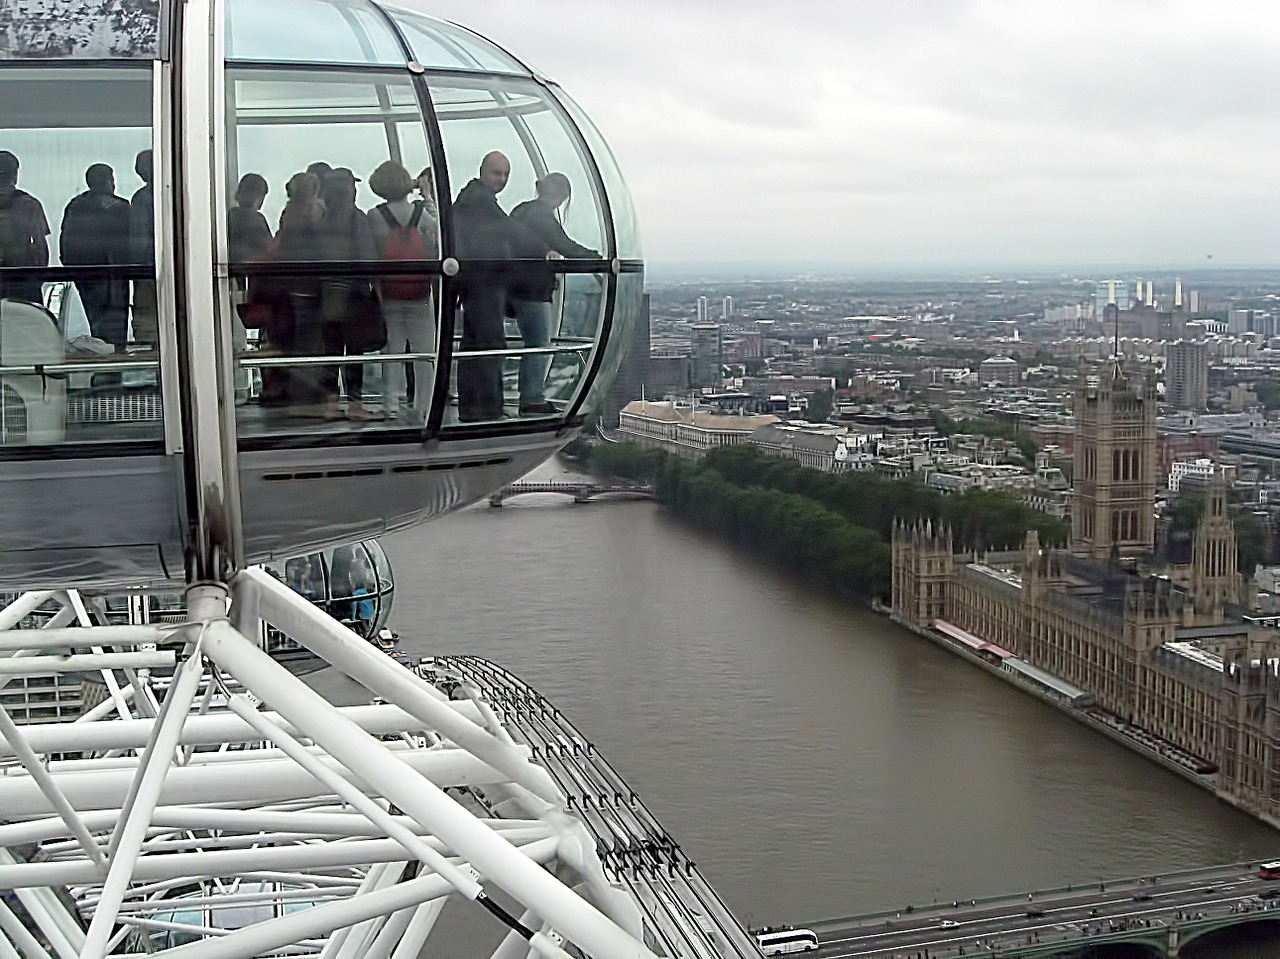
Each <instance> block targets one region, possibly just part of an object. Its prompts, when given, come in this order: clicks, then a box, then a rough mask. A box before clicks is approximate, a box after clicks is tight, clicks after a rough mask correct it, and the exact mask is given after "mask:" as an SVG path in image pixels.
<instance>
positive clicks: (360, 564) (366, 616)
mask: <svg viewBox="0 0 1280 959" xmlns="http://www.w3.org/2000/svg"><path fill="white" fill-rule="evenodd" d="M263 568H264V569H265V570H266V571H267V572H268V573H270V574H271V575H272V576H274V577H275V578H276V579H278V580H280V581H281V582H283V583H284V584H285V585H287V586H288V587H289V588H290V589H292V590H294V591H295V592H296V593H298V594H299V595H300V596H302V597H304V598H305V599H308V600H310V601H311V602H313V603H315V604H316V605H317V606H319V607H321V608H322V609H323V610H324V611H325V612H326V613H328V614H329V615H330V616H332V617H333V618H334V619H337V620H340V621H342V622H343V623H345V624H346V625H347V626H350V627H351V628H352V629H354V630H355V631H356V632H358V633H359V634H360V635H362V636H364V637H365V638H370V637H372V636H374V634H376V633H377V631H378V630H380V629H381V628H382V627H383V626H385V625H386V622H387V617H388V616H389V615H390V613H391V601H392V597H393V595H394V593H395V583H394V580H393V577H392V573H391V564H390V562H389V561H388V560H387V555H386V553H384V552H383V550H382V547H381V546H379V545H378V544H377V543H376V542H374V541H373V540H368V541H365V542H362V543H354V544H352V545H350V546H339V547H337V548H335V549H333V550H331V551H329V552H325V553H309V554H308V555H306V556H297V557H294V558H293V559H288V560H285V561H284V562H283V563H267V564H265V565H264V567H263ZM289 642H291V641H290V640H287V639H285V640H283V643H289ZM283 643H278V645H281V648H283Z"/></svg>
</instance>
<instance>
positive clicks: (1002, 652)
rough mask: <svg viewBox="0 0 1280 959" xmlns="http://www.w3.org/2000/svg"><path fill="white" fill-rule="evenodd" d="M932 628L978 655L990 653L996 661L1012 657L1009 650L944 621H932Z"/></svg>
mask: <svg viewBox="0 0 1280 959" xmlns="http://www.w3.org/2000/svg"><path fill="white" fill-rule="evenodd" d="M933 628H934V629H936V630H937V631H938V632H940V633H942V635H943V636H946V637H948V638H950V639H954V640H956V641H957V642H960V643H964V645H966V646H968V647H969V648H970V649H974V650H977V651H978V652H980V653H991V655H993V656H995V657H997V658H998V659H1008V658H1009V657H1010V656H1012V655H1013V653H1011V652H1009V650H1007V649H1004V648H1003V647H1000V646H997V645H996V644H995V643H989V642H987V641H986V640H985V639H981V638H979V637H977V636H975V635H973V633H970V632H967V631H966V630H963V629H961V628H960V627H959V626H953V625H952V624H951V623H948V622H947V621H946V620H945V619H935V620H934V621H933Z"/></svg>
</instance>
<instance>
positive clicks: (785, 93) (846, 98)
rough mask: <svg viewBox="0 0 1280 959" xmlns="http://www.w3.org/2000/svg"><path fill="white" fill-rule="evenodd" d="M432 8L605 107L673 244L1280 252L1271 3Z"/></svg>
mask: <svg viewBox="0 0 1280 959" xmlns="http://www.w3.org/2000/svg"><path fill="white" fill-rule="evenodd" d="M423 9H424V10H425V9H426V7H425V6H424V7H423ZM428 12H430V13H432V14H433V15H436V16H442V17H444V18H447V19H452V20H455V21H456V22H459V23H462V24H464V25H467V26H469V27H471V28H473V29H475V30H477V31H478V32H480V33H483V34H485V35H486V36H489V37H491V38H492V39H494V40H495V41H497V42H498V43H501V44H502V45H504V46H506V47H507V48H508V49H510V50H511V51H512V52H514V53H515V54H516V55H517V56H519V57H521V58H522V59H524V60H525V61H526V62H528V63H530V64H532V65H533V66H534V67H535V68H537V69H539V70H541V71H544V72H545V73H546V74H547V75H548V76H550V77H552V78H554V79H556V80H557V81H558V82H560V83H562V84H563V86H564V87H565V89H566V90H567V91H568V92H569V93H570V94H571V95H572V96H573V97H574V98H575V99H576V100H577V101H578V102H579V103H580V104H581V105H582V106H583V108H584V109H585V110H586V111H587V112H588V113H589V114H590V115H591V116H592V117H593V119H594V120H595V122H596V123H597V125H598V126H599V127H600V128H601V130H602V131H603V132H604V134H605V136H606V137H607V138H608V140H609V142H610V144H611V146H612V147H613V149H614V151H615V153H616V154H617V155H618V157H619V161H620V163H621V164H622V167H623V169H624V171H625V173H626V176H627V179H628V182H629V183H630V185H631V188H632V192H633V194H634V196H635V199H636V205H637V208H638V211H639V215H640V218H641V225H642V227H643V230H644V235H645V248H646V253H647V255H648V256H649V257H650V259H652V260H654V261H663V262H688V261H693V262H710V261H744V260H746V261H750V260H758V261H768V260H778V259H783V258H785V259H786V260H787V261H793V262H794V261H805V260H812V261H814V262H823V263H832V262H846V263H848V265H850V266H857V265H859V264H867V263H895V264H902V263H918V264H919V265H921V266H922V267H932V266H941V265H956V264H972V265H981V264H983V263H991V264H997V263H998V264H1000V265H1012V264H1016V263H1027V264H1037V265H1039V264H1048V263H1054V262H1064V263H1065V262H1091V263H1099V262H1107V261H1109V260H1114V261H1118V262H1119V261H1122V262H1125V263H1153V264H1155V263H1165V264H1169V265H1176V264H1180V263H1192V262H1201V261H1203V258H1204V256H1205V254H1206V253H1207V252H1213V253H1214V254H1215V260H1218V261H1233V262H1252V263H1257V262H1265V261H1270V260H1274V259H1275V258H1276V257H1277V256H1280V240H1278V239H1276V238H1275V237H1274V236H1273V233H1274V232H1275V231H1274V229H1273V228H1272V225H1271V221H1272V220H1273V217H1272V211H1275V210H1280V178H1276V177H1274V176H1272V175H1271V173H1270V168H1271V167H1272V166H1273V165H1274V164H1275V162H1276V158H1277V156H1278V155H1280V151H1278V148H1280V142H1278V141H1280V130H1277V124H1276V122H1275V108H1274V105H1273V102H1274V91H1275V90H1276V89H1277V88H1278V87H1280V29H1277V28H1278V27H1280V9H1277V8H1274V7H1273V6H1271V5H1268V4H1264V3H1246V2H1239V3H1230V2H1228V3H1215V4H1212V5H1210V4H1204V3H1200V2H1195V0H1163V2H1162V0H1157V2H1147V0H1141V2H1139V0H1108V2H1096V0H1077V2H1072V3H1057V4H1047V3H1025V2H1019V0H975V2H965V0H954V2H952V0H945V2H943V0H938V2H926V0H900V2H895V3H893V4H881V3H870V2H843V0H839V2H838V0H815V2H806V3H803V4H797V3H784V2H780V0H778V2H775V0H768V2H749V0H741V2H734V3H731V2H728V0H724V2H719V0H714V2H713V0H702V2H676V0H645V2H643V3H639V2H629V3H628V2H613V3H603V2H598V0H542V2H540V3H538V4H530V3H528V2H527V0H491V2H489V3H487V4H484V5H479V4H475V3H474V2H473V0H432V2H431V3H430V10H429V11H428Z"/></svg>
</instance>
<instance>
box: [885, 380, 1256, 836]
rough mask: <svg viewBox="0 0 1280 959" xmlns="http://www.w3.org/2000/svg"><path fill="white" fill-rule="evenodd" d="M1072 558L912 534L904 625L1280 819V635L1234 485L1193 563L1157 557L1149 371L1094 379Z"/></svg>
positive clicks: (898, 549)
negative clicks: (1113, 725) (1176, 759)
mask: <svg viewBox="0 0 1280 959" xmlns="http://www.w3.org/2000/svg"><path fill="white" fill-rule="evenodd" d="M1074 411H1075V450H1074V459H1073V473H1074V490H1073V493H1072V500H1071V504H1072V508H1071V540H1070V545H1069V548H1068V549H1046V548H1042V546H1041V544H1040V543H1039V542H1038V540H1037V537H1036V535H1035V533H1034V531H1032V532H1030V533H1029V534H1028V536H1027V540H1026V542H1025V544H1024V546H1023V548H1022V549H1020V550H1015V551H1011V552H1004V553H998V554H997V553H984V554H975V553H964V552H957V551H956V550H955V549H953V546H952V542H951V536H950V533H949V531H947V530H945V529H934V528H933V527H931V526H930V525H928V524H925V525H917V526H914V527H911V526H906V525H902V524H900V525H899V526H898V527H897V529H896V531H895V534H894V538H893V598H892V610H893V614H894V616H895V618H897V619H899V620H901V621H904V622H906V623H909V624H911V625H912V626H914V627H916V628H919V629H929V628H931V627H933V626H934V623H935V621H938V620H941V621H943V622H944V623H947V624H950V625H951V626H953V627H958V628H960V629H962V630H965V631H967V632H969V633H971V634H973V635H974V636H975V637H978V638H980V639H982V640H985V641H987V642H989V643H993V644H995V645H997V646H999V647H1001V648H1002V649H1003V650H1005V651H1008V652H1009V653H1012V654H1013V655H1014V656H1016V657H1019V658H1020V659H1022V660H1023V661H1025V662H1027V663H1030V664H1031V665H1032V666H1034V667H1037V668H1039V669H1042V670H1045V671H1047V672H1049V673H1052V674H1053V675H1055V676H1057V677H1059V678H1060V679H1062V680H1065V681H1066V682H1068V683H1070V684H1072V685H1075V686H1077V687H1080V688H1081V689H1083V690H1085V691H1086V692H1088V693H1091V694H1092V695H1093V697H1094V700H1095V703H1096V706H1095V707H1094V708H1095V709H1098V710H1101V711H1104V712H1105V713H1109V714H1110V715H1111V717H1113V718H1114V721H1118V722H1122V723H1125V724H1128V725H1130V726H1137V727H1141V728H1142V729H1143V730H1145V731H1146V732H1147V733H1148V734H1151V735H1153V736H1155V737H1159V738H1160V739H1162V740H1164V741H1165V742H1166V743H1168V744H1171V745H1172V746H1173V747H1176V749H1177V750H1180V751H1181V752H1182V753H1189V754H1192V755H1193V756H1195V757H1198V758H1199V759H1201V760H1203V764H1204V767H1205V768H1209V767H1216V768H1217V786H1218V790H1219V792H1220V793H1223V794H1225V795H1227V796H1229V797H1230V798H1231V800H1232V801H1233V802H1236V803H1237V804H1238V805H1241V806H1243V807H1245V808H1248V809H1250V810H1252V811H1253V812H1255V813H1258V814H1261V815H1263V816H1266V817H1268V818H1270V819H1272V821H1276V822H1280V675H1278V673H1277V667H1278V665H1280V632H1277V630H1276V629H1274V628H1271V627H1269V626H1267V625H1264V624H1263V622H1262V621H1261V618H1260V617H1258V616H1255V615H1254V614H1253V612H1252V608H1253V590H1252V586H1251V584H1250V582H1249V581H1248V580H1247V578H1246V577H1245V576H1243V575H1241V574H1240V573H1239V571H1238V570H1237V553H1236V538H1235V530H1234V527H1233V525H1232V522H1231V518H1230V515H1229V512H1228V508H1227V488H1226V483H1225V480H1223V479H1221V478H1218V479H1216V480H1214V481H1213V482H1212V483H1211V484H1210V485H1209V489H1208V493H1207V495H1206V497H1205V504H1204V508H1203V511H1202V513H1201V515H1200V518H1199V521H1198V524H1197V527H1196V529H1195V532H1194V534H1193V537H1192V541H1191V548H1190V555H1188V556H1181V557H1177V559H1179V560H1181V561H1180V562H1174V561H1172V560H1171V559H1164V560H1157V559H1156V557H1157V553H1156V524H1155V492H1156V392H1155V383H1154V380H1153V378H1152V377H1151V376H1150V374H1149V373H1145V372H1144V371H1141V370H1134V371H1130V370H1129V369H1128V368H1127V367H1126V364H1125V363H1124V362H1123V361H1122V360H1112V361H1110V362H1109V363H1108V364H1107V365H1106V366H1105V367H1104V368H1103V369H1102V371H1101V373H1100V375H1098V376H1096V377H1094V376H1088V375H1086V371H1085V369H1084V368H1083V367H1082V368H1081V369H1080V371H1079V372H1078V374H1077V384H1076V393H1075V405H1074Z"/></svg>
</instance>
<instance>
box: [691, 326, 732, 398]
mask: <svg viewBox="0 0 1280 959" xmlns="http://www.w3.org/2000/svg"><path fill="white" fill-rule="evenodd" d="M689 345H690V355H691V356H692V359H693V375H692V381H693V382H692V384H691V385H692V386H693V388H694V389H701V388H702V387H704V386H712V387H717V386H719V385H720V375H721V367H722V366H723V365H724V339H723V335H722V328H721V326H720V324H719V323H695V324H694V325H693V328H692V331H691V337H690V344H689Z"/></svg>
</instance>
